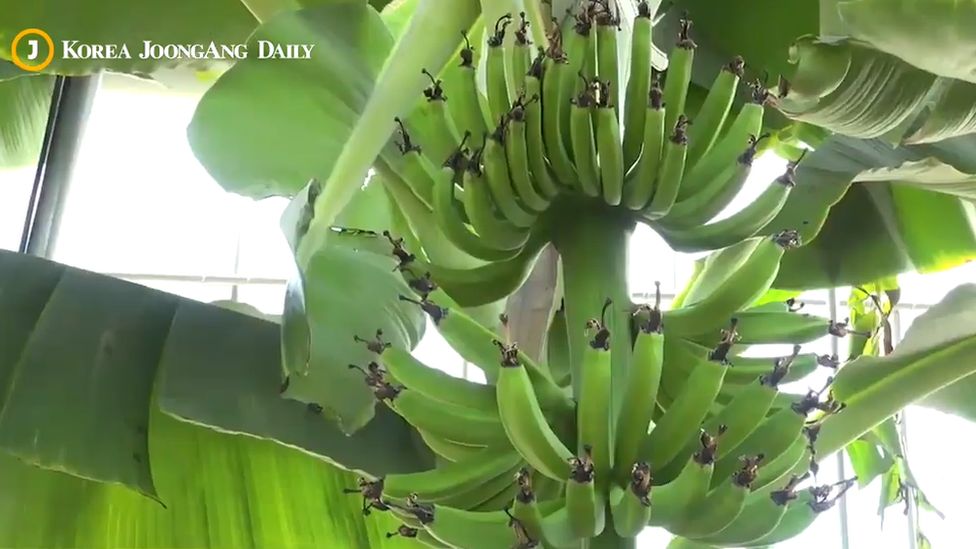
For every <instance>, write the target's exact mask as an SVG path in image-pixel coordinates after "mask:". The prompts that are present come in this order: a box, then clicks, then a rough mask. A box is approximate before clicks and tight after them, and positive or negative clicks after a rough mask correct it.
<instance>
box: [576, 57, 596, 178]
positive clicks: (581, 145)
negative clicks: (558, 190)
mask: <svg viewBox="0 0 976 549" xmlns="http://www.w3.org/2000/svg"><path fill="white" fill-rule="evenodd" d="M580 78H581V79H583V81H584V83H585V86H584V87H583V91H582V92H581V93H580V94H579V95H578V96H576V97H575V98H573V101H572V103H573V106H572V108H571V109H570V114H569V128H570V140H571V142H572V146H573V159H574V160H575V163H576V173H578V174H579V184H580V187H581V189H582V191H583V193H584V194H586V195H587V196H594V197H595V196H600V174H599V172H598V171H597V156H596V144H595V143H594V137H593V108H594V106H595V105H596V100H597V96H596V94H597V91H596V89H595V86H594V85H593V84H592V83H590V82H589V81H587V80H586V77H585V76H583V74H582V73H580Z"/></svg>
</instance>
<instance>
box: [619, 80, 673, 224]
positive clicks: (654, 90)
mask: <svg viewBox="0 0 976 549" xmlns="http://www.w3.org/2000/svg"><path fill="white" fill-rule="evenodd" d="M643 110H644V115H643V117H642V118H643V119H644V128H643V148H642V149H641V150H640V157H639V158H638V159H637V164H636V165H635V166H634V168H633V169H632V170H631V171H630V173H629V174H627V180H626V182H625V183H624V205H625V206H627V207H628V208H630V209H631V210H636V211H640V210H643V209H644V208H645V207H647V205H648V202H649V201H650V200H651V197H652V196H653V195H654V189H655V183H656V181H657V175H658V170H659V169H660V165H661V148H662V146H663V144H664V114H665V113H664V100H663V97H662V92H661V88H660V87H658V82H657V77H655V78H654V79H653V81H652V84H651V90H650V92H648V101H647V106H646V107H645V108H644V109H643ZM626 130H627V127H626V126H625V127H624V132H625V135H624V139H625V140H626V139H627V137H626ZM634 131H637V129H635V130H634ZM674 149H675V147H674V146H669V147H668V152H669V153H670V154H672V155H675V154H679V153H680V150H674ZM625 152H626V151H625ZM624 160H625V165H630V163H629V162H627V161H626V157H624ZM672 162H673V163H676V164H677V163H678V159H677V158H675V159H672ZM674 169H675V168H673V167H669V170H674ZM683 169H684V165H683V163H682V170H683Z"/></svg>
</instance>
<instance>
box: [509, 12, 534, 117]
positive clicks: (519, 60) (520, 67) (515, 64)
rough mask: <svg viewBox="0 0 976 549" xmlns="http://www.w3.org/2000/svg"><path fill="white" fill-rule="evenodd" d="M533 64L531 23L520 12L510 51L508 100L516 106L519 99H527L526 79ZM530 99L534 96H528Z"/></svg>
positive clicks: (523, 13)
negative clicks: (530, 38) (530, 36)
mask: <svg viewBox="0 0 976 549" xmlns="http://www.w3.org/2000/svg"><path fill="white" fill-rule="evenodd" d="M531 62H532V41H531V40H529V21H528V19H526V17H525V12H524V11H523V12H519V26H518V28H517V29H516V30H515V43H514V46H513V47H512V48H510V51H509V63H508V66H509V69H510V70H509V72H508V78H507V81H508V100H509V104H512V105H514V104H515V100H516V99H518V98H519V97H525V96H526V91H525V77H526V75H527V74H528V72H529V65H530V64H531ZM528 97H529V98H530V99H531V97H532V96H528Z"/></svg>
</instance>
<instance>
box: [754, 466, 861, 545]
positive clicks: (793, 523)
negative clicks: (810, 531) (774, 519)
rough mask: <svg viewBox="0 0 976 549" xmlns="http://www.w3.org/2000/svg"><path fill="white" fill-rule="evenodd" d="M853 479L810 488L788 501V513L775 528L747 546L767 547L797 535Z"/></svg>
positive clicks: (829, 504)
mask: <svg viewBox="0 0 976 549" xmlns="http://www.w3.org/2000/svg"><path fill="white" fill-rule="evenodd" d="M853 484H854V482H853V481H841V482H839V483H837V484H834V485H823V486H816V487H812V488H808V489H807V490H804V491H803V492H802V493H800V494H799V495H798V497H797V498H796V499H793V500H792V501H790V502H789V503H788V508H787V509H786V513H784V514H783V517H782V519H780V521H779V523H778V524H777V525H776V527H775V528H773V530H772V531H771V532H769V533H768V534H766V535H765V536H762V537H760V538H759V539H756V540H753V541H752V542H750V543H748V544H746V545H745V546H746V547H766V546H769V545H773V544H775V543H779V542H781V541H785V540H788V539H790V538H792V537H796V536H797V535H799V534H800V533H801V532H803V531H804V530H806V529H807V528H809V526H810V525H811V524H813V521H814V520H816V519H817V516H818V515H820V513H823V512H824V511H827V510H829V509H831V508H832V507H833V506H834V504H835V503H836V502H837V500H838V499H840V497H841V496H842V495H843V494H844V492H846V491H847V490H848V489H849V488H850V487H851V486H853ZM837 486H840V492H839V493H838V494H836V495H835V496H833V497H830V496H831V492H832V490H833V488H835V487H837Z"/></svg>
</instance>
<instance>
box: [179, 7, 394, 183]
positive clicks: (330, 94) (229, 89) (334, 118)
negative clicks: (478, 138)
mask: <svg viewBox="0 0 976 549" xmlns="http://www.w3.org/2000/svg"><path fill="white" fill-rule="evenodd" d="M257 40H274V41H282V42H288V43H311V44H315V49H314V50H313V53H314V54H315V55H314V56H313V58H312V60H309V61H302V62H298V61H293V60H258V59H247V60H244V61H241V62H239V63H238V64H237V65H235V66H234V68H233V69H231V70H229V71H228V72H226V73H225V74H224V75H223V76H221V77H220V79H219V80H217V82H216V83H215V84H214V85H213V87H212V88H211V89H210V90H209V91H208V92H207V93H206V94H205V95H204V97H203V99H201V101H200V104H199V106H198V107H197V110H196V113H195V115H194V117H193V121H192V122H191V123H190V127H189V129H188V135H189V139H190V145H191V146H192V148H193V151H194V153H195V154H196V156H197V158H198V159H199V160H200V162H201V163H202V164H203V166H204V167H206V168H207V171H209V172H210V175H211V176H213V178H214V179H215V180H216V181H217V182H218V183H220V184H221V185H222V186H223V187H224V188H225V189H227V190H229V191H232V192H235V193H239V194H244V195H247V196H252V197H256V198H261V197H265V196H271V195H283V196H292V195H294V194H295V193H296V192H298V190H300V189H301V188H302V187H304V186H305V184H306V183H308V180H309V179H310V178H312V177H317V178H319V179H321V180H323V181H325V180H326V179H327V178H328V177H329V174H330V172H331V170H332V169H333V166H334V165H335V163H336V160H337V159H338V158H339V155H340V154H341V152H342V148H343V146H344V145H345V144H346V142H347V141H348V140H349V136H350V134H351V133H352V130H353V127H354V126H355V124H356V121H357V120H358V118H359V116H360V115H361V114H362V112H363V109H364V108H365V106H366V102H367V100H368V99H369V97H370V94H371V92H372V90H373V83H374V82H375V80H376V78H377V76H378V74H379V72H380V70H381V69H382V67H383V62H384V61H385V60H386V58H387V55H388V54H389V52H390V48H391V47H392V46H393V39H392V38H391V37H390V34H389V33H388V32H387V30H386V27H385V25H384V24H383V21H382V20H381V19H380V17H379V15H378V14H377V13H376V12H375V11H374V10H372V9H371V8H370V7H369V6H367V5H366V4H363V3H361V2H336V3H332V4H328V5H324V6H320V7H317V8H310V9H306V10H302V11H300V12H293V13H287V14H283V15H281V16H280V17H276V18H273V19H272V20H271V21H269V22H268V23H266V24H264V25H262V26H261V27H260V28H259V29H258V31H257V32H256V33H255V34H254V36H252V37H251V38H250V40H249V44H251V45H252V46H255V44H256V41H257ZM255 47H256V46H255ZM242 113H248V115H247V116H242ZM391 123H392V121H391Z"/></svg>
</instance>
